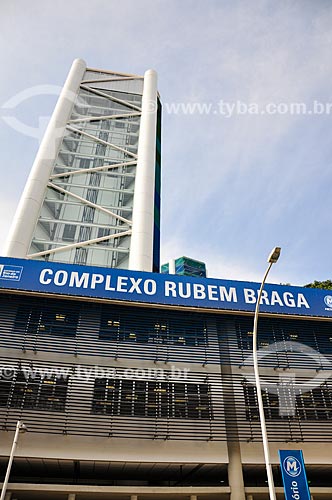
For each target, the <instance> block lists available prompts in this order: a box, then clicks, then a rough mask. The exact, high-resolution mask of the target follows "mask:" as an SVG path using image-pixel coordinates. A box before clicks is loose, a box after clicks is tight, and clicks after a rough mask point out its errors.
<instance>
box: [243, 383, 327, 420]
mask: <svg viewBox="0 0 332 500" xmlns="http://www.w3.org/2000/svg"><path fill="white" fill-rule="evenodd" d="M243 391H244V398H245V406H246V418H247V420H258V419H259V412H258V402H257V392H256V387H254V386H251V385H248V384H246V383H244V384H243ZM294 397H295V408H294V409H293V411H290V412H289V414H287V411H286V412H285V409H284V408H283V409H282V410H283V411H281V408H280V406H279V405H280V398H281V394H271V393H269V392H268V390H267V389H263V390H262V398H263V405H264V413H265V418H266V419H267V420H273V419H275V420H277V419H284V418H286V419H287V418H295V419H299V420H330V419H332V390H331V387H329V386H328V385H327V384H326V383H324V384H322V385H321V386H320V387H316V388H315V389H311V390H309V391H306V392H303V393H301V394H296V395H294Z"/></svg>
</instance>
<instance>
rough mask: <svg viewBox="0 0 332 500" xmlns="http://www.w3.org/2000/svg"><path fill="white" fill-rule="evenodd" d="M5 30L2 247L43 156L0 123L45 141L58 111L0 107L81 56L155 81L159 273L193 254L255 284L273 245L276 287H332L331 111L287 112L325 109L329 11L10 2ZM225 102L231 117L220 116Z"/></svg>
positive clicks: (0, 87) (145, 2) (154, 0)
mask: <svg viewBox="0 0 332 500" xmlns="http://www.w3.org/2000/svg"><path fill="white" fill-rule="evenodd" d="M1 17H2V19H1V25H2V26H1V30H0V41H1V47H2V51H1V53H0V64H1V68H2V78H1V80H0V141H1V152H2V155H1V157H2V167H1V168H2V172H3V182H2V183H1V184H0V192H1V197H0V208H1V213H2V217H1V220H0V235H1V237H0V244H1V245H2V244H3V241H4V239H5V235H6V233H7V231H8V229H9V225H10V222H11V219H12V217H13V215H14V211H15V207H16V205H17V202H18V200H19V197H20V193H21V192H22V190H23V187H24V183H25V180H26V177H27V175H28V173H29V170H30V168H31V165H32V162H33V159H34V156H35V153H36V151H37V148H38V139H36V138H33V137H30V136H26V135H24V134H22V133H21V132H19V131H17V130H15V129H13V128H12V127H10V126H9V125H8V123H6V121H5V120H4V118H5V117H6V116H8V114H12V115H14V116H15V117H16V118H17V119H19V120H20V121H21V122H23V123H25V124H26V125H29V126H31V127H33V128H34V129H37V130H40V129H41V128H42V127H43V126H44V125H45V122H46V121H47V117H48V116H49V115H50V114H51V112H52V109H53V107H54V104H55V101H56V98H55V96H54V95H49V96H35V97H32V98H30V99H27V100H26V101H24V102H22V103H21V104H20V105H19V106H17V108H15V109H14V110H10V111H8V109H5V106H4V105H5V103H6V102H7V101H8V100H9V99H10V98H12V97H13V96H15V95H16V94H18V93H19V92H22V91H24V90H26V89H30V88H31V87H35V86H37V85H55V86H59V85H62V83H63V82H64V80H65V77H66V75H67V72H68V70H69V67H70V65H71V62H72V60H73V59H75V58H76V57H81V58H83V59H85V60H86V61H87V64H88V66H92V67H96V68H104V69H113V70H117V71H123V72H129V73H138V74H143V72H144V71H145V70H146V69H148V68H150V67H152V68H154V69H156V70H157V71H158V74H159V90H160V93H161V97H162V101H163V102H164V115H163V144H162V150H163V153H162V154H163V164H162V169H163V186H162V261H163V262H164V261H165V260H168V259H169V258H172V257H178V256H180V255H188V256H191V257H194V258H198V259H200V260H205V262H206V263H207V266H208V272H209V275H210V276H211V277H220V278H227V279H242V280H259V279H260V278H261V275H262V273H263V271H264V268H265V260H266V257H267V255H268V253H269V251H270V249H271V248H272V247H273V246H275V245H280V246H281V247H282V257H281V258H280V261H279V262H278V264H277V265H276V266H274V269H273V272H272V274H271V277H270V280H271V281H274V282H277V283H278V282H290V283H292V284H294V285H301V284H305V283H308V282H310V281H312V280H314V279H327V278H331V277H332V273H331V270H330V255H331V250H330V248H331V240H332V236H331V231H330V221H331V213H332V196H331V194H330V192H331V185H332V168H331V158H332V154H331V153H332V140H331V139H332V137H331V136H332V127H331V120H332V104H331V106H330V108H331V109H330V112H329V113H328V112H327V110H326V107H325V108H324V111H323V112H320V113H319V114H318V113H313V112H312V113H311V114H309V113H303V112H300V113H296V112H295V113H294V112H293V113H292V112H291V106H292V105H293V104H294V103H304V104H305V105H306V106H307V110H310V111H312V110H313V105H314V102H315V101H316V102H318V103H322V104H323V105H325V104H326V103H327V104H328V103H332V85H331V80H332V62H331V47H332V30H331V25H332V4H331V2H330V1H325V0H317V1H315V2H312V1H306V0H299V1H291V0H288V1H287V0H285V1H283V2H275V1H274V0H270V1H267V0H266V1H263V0H255V1H252V2H248V1H246V0H243V1H240V0H206V1H205V2H201V1H199V0H182V1H179V0H168V1H166V0H140V1H139V2H138V1H135V0H122V1H121V2H117V1H115V0H107V1H106V0H103V1H101V0H94V1H93V2H87V1H82V0H71V1H69V2H68V1H64V0H57V2H51V1H45V0H43V1H42V0H34V1H33V2H30V3H29V8H24V6H23V4H22V2H21V1H19V0H11V1H10V2H9V1H8V0H7V1H6V2H4V3H3V5H2V16H1ZM220 101H223V103H227V105H231V106H232V105H233V106H234V105H235V106H237V112H234V113H233V114H232V116H230V117H227V116H225V115H223V114H221V113H220V104H218V103H220ZM174 103H175V104H177V105H179V109H178V110H177V112H175V111H174V109H173V110H172V109H171V106H172V105H173V104H174ZM188 103H191V105H194V109H193V110H192V112H188V109H187V110H186V106H187V105H188ZM239 103H240V104H239ZM241 103H242V104H243V106H245V105H247V106H249V105H252V106H255V109H256V108H257V110H258V113H255V114H249V113H244V112H243V111H242V109H240V108H241V106H242V104H241ZM271 103H272V105H275V106H279V107H278V108H276V109H277V111H276V112H274V113H273V114H270V113H268V112H266V105H270V104H271ZM280 103H282V107H280ZM197 104H198V105H200V106H201V105H202V104H204V105H206V109H205V111H204V110H203V111H202V109H201V110H200V109H199V108H198V109H197V108H196V109H195V106H196V105H197ZM181 106H182V107H181ZM243 106H242V108H243ZM251 109H253V108H251ZM285 109H286V112H285ZM262 110H263V111H264V113H263V114H262V113H261V111H262ZM186 111H187V112H186ZM320 111H321V110H320Z"/></svg>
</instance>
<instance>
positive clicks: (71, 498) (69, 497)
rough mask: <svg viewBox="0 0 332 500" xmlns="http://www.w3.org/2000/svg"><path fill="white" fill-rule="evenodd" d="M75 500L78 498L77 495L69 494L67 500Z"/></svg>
mask: <svg viewBox="0 0 332 500" xmlns="http://www.w3.org/2000/svg"><path fill="white" fill-rule="evenodd" d="M75 498H76V493H69V495H68V499H67V500H75Z"/></svg>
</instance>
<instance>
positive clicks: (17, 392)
mask: <svg viewBox="0 0 332 500" xmlns="http://www.w3.org/2000/svg"><path fill="white" fill-rule="evenodd" d="M29 372H30V370H29V369H27V371H18V372H17V373H16V374H13V378H12V379H11V380H8V379H5V378H4V377H3V376H1V377H0V405H1V406H7V407H8V408H19V409H21V410H27V409H30V410H44V411H64V409H65V404H66V397H67V386H68V377H64V378H63V377H55V376H51V377H43V376H41V375H38V374H36V373H32V374H30V373H29Z"/></svg>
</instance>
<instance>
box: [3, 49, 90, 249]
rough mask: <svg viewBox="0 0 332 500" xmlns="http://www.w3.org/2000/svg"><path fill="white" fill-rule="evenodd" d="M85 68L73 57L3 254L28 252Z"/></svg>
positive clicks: (82, 63)
mask: <svg viewBox="0 0 332 500" xmlns="http://www.w3.org/2000/svg"><path fill="white" fill-rule="evenodd" d="M85 70H86V64H85V62H84V61H83V60H82V59H75V61H74V62H73V65H72V67H71V69H70V72H69V74H68V77H67V80H66V82H65V84H64V86H63V89H62V91H61V93H60V96H59V99H58V102H57V104H56V106H55V109H54V112H53V114H52V117H51V119H50V122H49V124H48V126H47V129H46V132H45V135H44V137H43V139H42V141H41V144H40V147H39V150H38V153H37V156H36V159H35V161H34V164H33V166H32V169H31V172H30V175H29V177H28V180H27V183H26V185H25V188H24V191H23V194H22V196H21V199H20V202H19V205H18V207H17V210H16V214H15V217H14V220H13V223H12V226H11V229H10V232H9V236H8V238H7V242H6V245H5V248H4V251H3V255H4V256H7V257H21V258H25V257H26V255H27V254H28V251H29V248H30V243H31V239H32V236H33V231H34V229H35V225H36V222H37V218H38V216H39V212H40V208H41V205H42V203H43V199H44V196H45V191H46V186H47V182H48V180H49V178H50V175H51V172H52V169H53V165H54V160H55V158H56V155H57V153H58V150H59V147H60V144H61V140H62V137H63V134H64V130H65V126H66V124H67V122H68V120H69V118H70V115H71V112H72V108H73V105H74V100H75V98H76V95H77V92H78V89H79V86H80V83H81V81H82V78H83V75H84V72H85Z"/></svg>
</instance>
